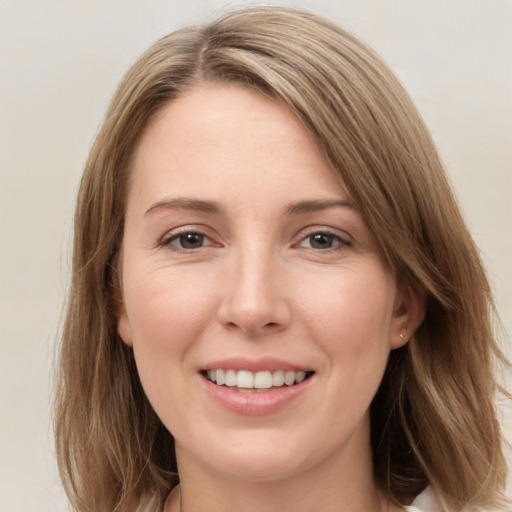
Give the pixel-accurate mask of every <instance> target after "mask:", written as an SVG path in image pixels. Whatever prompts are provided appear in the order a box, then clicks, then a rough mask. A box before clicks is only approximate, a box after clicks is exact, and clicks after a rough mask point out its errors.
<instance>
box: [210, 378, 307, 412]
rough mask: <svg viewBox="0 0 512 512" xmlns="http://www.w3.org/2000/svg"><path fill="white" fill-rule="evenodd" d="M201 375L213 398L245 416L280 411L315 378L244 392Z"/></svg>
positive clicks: (228, 408) (229, 409) (230, 409)
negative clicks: (267, 389)
mask: <svg viewBox="0 0 512 512" xmlns="http://www.w3.org/2000/svg"><path fill="white" fill-rule="evenodd" d="M200 377H201V380H202V382H203V385H204V388H205V390H206V392H207V393H208V394H209V395H210V396H211V397H212V398H213V400H215V401H216V402H217V403H218V404H219V405H221V406H222V407H224V408H225V409H227V410H228V411H231V412H233V413H235V414H242V415H245V416H263V415H266V414H272V413H275V412H278V411H280V410H281V409H283V408H285V407H286V406H287V405H289V404H290V403H291V402H292V401H294V400H295V399H296V398H298V397H299V396H300V395H302V393H303V392H304V391H305V390H306V389H307V388H308V387H309V385H310V381H311V380H312V379H313V376H311V377H309V378H308V379H306V380H304V381H302V382H301V383H300V384H295V385H294V386H283V387H281V388H277V389H273V390H269V391H266V392H249V393H244V392H242V391H236V390H235V389H232V388H229V387H227V386H217V384H214V383H213V382H211V381H209V380H207V379H205V378H204V377H203V376H200Z"/></svg>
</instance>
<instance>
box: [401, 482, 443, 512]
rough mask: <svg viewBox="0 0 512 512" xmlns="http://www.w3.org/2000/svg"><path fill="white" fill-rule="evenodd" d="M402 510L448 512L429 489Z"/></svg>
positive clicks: (410, 511)
mask: <svg viewBox="0 0 512 512" xmlns="http://www.w3.org/2000/svg"><path fill="white" fill-rule="evenodd" d="M404 508H405V510H406V512H449V510H448V509H447V508H446V507H445V506H444V505H443V503H442V502H441V500H440V499H439V498H438V496H437V495H436V493H435V492H434V491H433V490H432V488H431V487H427V488H426V489H425V490H424V491H423V492H422V493H421V494H419V495H418V496H417V497H416V499H415V500H414V501H413V502H412V504H411V505H410V506H408V507H404Z"/></svg>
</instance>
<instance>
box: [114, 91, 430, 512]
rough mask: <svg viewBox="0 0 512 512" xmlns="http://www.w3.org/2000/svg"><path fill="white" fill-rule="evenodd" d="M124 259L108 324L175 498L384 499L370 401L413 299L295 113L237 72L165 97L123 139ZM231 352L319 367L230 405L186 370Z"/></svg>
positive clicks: (364, 502)
mask: <svg viewBox="0 0 512 512" xmlns="http://www.w3.org/2000/svg"><path fill="white" fill-rule="evenodd" d="M184 198H186V200H184ZM191 200H192V201H191ZM198 201H202V203H198ZM319 201H320V202H326V201H327V202H329V206H326V204H324V205H323V207H322V208H319V207H318V202H319ZM205 202H207V204H206V205H205ZM298 202H302V203H301V204H302V207H299V206H297V203H298ZM304 202H308V203H304ZM312 202H313V203H312ZM314 202H316V203H314ZM331 203H332V204H331ZM334 203H337V204H336V205H334ZM338 203H339V204H338ZM305 204H308V205H309V206H308V207H306V206H304V205H305ZM185 233H189V234H191V233H197V234H199V235H200V236H199V237H198V236H197V235H190V236H191V238H190V239H191V240H193V242H194V244H195V245H194V244H192V245H186V243H187V238H186V235H185ZM315 234H316V235H317V236H316V238H314V237H313V235H315ZM120 270H121V271H120V290H119V293H120V295H121V297H122V303H121V305H120V306H119V311H118V332H119V334H120V336H121V337H122V339H123V340H124V342H125V343H127V344H128V345H130V346H133V349H134V354H135V358H136V362H137V367H138V370H139V374H140V378H141V382H142V384H143V387H144V389H145V392H146V394H147V396H148V398H149V400H150V402H151V404H152V405H153V407H154V409H155V411H156V412H157V414H158V415H159V417H160V418H161V420H162V421H163V423H164V424H165V425H166V427H167V428H168V429H169V430H170V432H171V433H172V434H173V436H174V438H175V440H176V453H177V460H178V467H179V472H180V480H181V494H182V500H183V506H182V509H183V510H184V511H187V512H189V511H192V510H193V511H195V512H202V511H209V512H215V511H223V512H226V511H235V510H236V511H240V510H243V511H244V512H252V511H254V512H256V511H261V510H266V511H268V512H273V511H275V512H277V511H279V512H282V510H294V511H298V512H301V511H304V512H306V511H308V512H311V511H322V512H328V511H337V512H339V511H340V510H344V511H351V512H355V511H361V512H363V511H364V512H368V511H377V510H389V511H391V510H395V508H394V506H393V505H391V504H387V501H386V500H385V499H384V498H383V497H382V496H381V495H380V493H379V491H378V490H377V488H376V486H375V483H374V481H373V476H372V462H371V448H370V443H369V413H368V408H369V405H370V402H371V400H372V398H373V396H374V395H375V392H376V390H377V388H378V386H379V383H380V380H381V377H382V375H383V372H384V369H385V366H386V362H387V358H388V356H389V352H390V350H392V349H393V348H397V347H398V346H401V345H402V344H403V343H405V342H406V340H407V339H408V337H409V336H410V334H411V333H412V331H413V330H414V329H415V328H416V326H417V325H418V323H419V321H420V320H421V317H422V314H423V308H422V304H421V302H420V301H419V299H417V298H414V297H411V296H410V295H408V294H406V293H405V292H404V291H403V290H402V289H401V287H400V286H399V285H397V282H396V280H395V278H394V276H393V275H392V273H391V272H390V271H389V269H387V268H386V266H385V265H384V264H383V262H382V261H381V258H380V257H379V255H378V252H377V249H376V247H375V243H374V240H373V237H372V235H371V233H370V232H369V230H368V228H367V226H366V225H365V223H364V221H363V219H362V218H361V216H360V214H359V213H358V211H357V209H356V208H355V207H354V205H352V203H351V202H350V198H349V197H348V196H347V194H346V192H345V191H344V190H343V188H342V187H341V185H340V184H339V181H338V180H337V179H336V177H335V175H334V173H333V171H332V169H331V168H330V166H329V164H328V162H327V160H326V159H325V157H324V155H323V154H322V152H321V150H320V148H319V147H318V145H317V143H316V141H315V140H314V139H313V137H312V136H311V135H310V134H309V133H308V132H307V131H306V130H305V128H304V127H303V126H302V125H301V124H300V122H299V121H298V120H297V119H296V118H295V117H294V116H293V115H292V113H291V112H289V111H288V110H287V109H286V108H285V107H283V106H282V105H280V104H279V103H277V102H276V101H274V100H272V99H269V98H266V97H264V96H263V95H261V94H260V93H258V92H255V91H251V90H248V89H246V88H243V87H241V86H237V85H204V86H201V87H199V88H197V89H195V90H193V91H190V92H187V93H186V94H184V95H182V96H181V97H179V98H178V99H177V100H175V101H174V102H172V103H171V104H170V105H167V106H166V107H165V108H163V109H162V111H161V112H160V113H159V115H158V116H157V118H156V119H154V120H153V121H152V123H151V124H150V125H149V126H148V127H147V129H146V130H145V132H144V134H143V136H142V138H141V140H140V142H139V144H138V147H137V149H136V152H135V156H134V161H133V167H132V175H131V183H130V190H129V194H128V200H127V209H126V223H125V232H124V240H123V246H122V252H121V259H120ZM401 335H402V336H401ZM227 357H241V358H245V359H251V360H254V359H258V358H261V357H274V358H278V359H280V360H282V361H286V362H289V363H290V364H295V365H300V366H304V367H307V368H308V369H311V370H313V371H314V372H315V373H314V375H313V377H311V379H310V380H309V382H308V386H307V389H306V390H305V391H304V392H303V393H302V394H301V395H300V396H298V397H297V398H295V399H294V400H292V401H291V402H290V403H287V404H286V406H284V407H282V408H280V409H279V410H277V411H276V412H274V413H272V414H264V415H256V416H254V415H253V416H247V415H243V414H235V413H233V412H232V411H228V410H226V409H225V408H224V407H222V406H220V405H219V404H218V403H217V402H215V401H214V400H212V398H211V397H210V396H209V395H208V394H207V393H205V392H204V382H203V381H204V378H203V377H202V376H201V375H200V374H199V369H201V368H204V367H205V365H206V364H207V363H208V362H209V361H213V360H219V359H223V358H227ZM177 496H178V495H177V493H174V494H173V496H172V497H171V499H170V500H168V503H167V510H178V508H179V503H178V501H179V500H178V497H177ZM386 507H388V508H386Z"/></svg>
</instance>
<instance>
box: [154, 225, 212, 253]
mask: <svg viewBox="0 0 512 512" xmlns="http://www.w3.org/2000/svg"><path fill="white" fill-rule="evenodd" d="M187 233H195V234H198V235H201V236H203V237H204V238H205V239H206V240H208V241H209V242H211V243H208V244H206V245H203V246H201V247H200V248H199V249H204V248H207V247H210V246H213V245H219V246H220V244H217V243H216V242H215V241H214V239H213V235H212V233H211V230H210V229H207V228H206V227H205V226H201V225H199V224H186V225H184V226H179V227H176V228H173V229H171V230H169V231H167V232H166V233H165V234H164V235H163V236H162V237H161V238H160V239H159V241H158V243H157V245H158V247H168V248H171V247H172V242H173V241H174V240H176V239H178V238H179V237H180V236H183V235H186V234H187ZM174 250H176V251H183V252H191V251H197V250H198V249H185V248H182V247H177V246H174Z"/></svg>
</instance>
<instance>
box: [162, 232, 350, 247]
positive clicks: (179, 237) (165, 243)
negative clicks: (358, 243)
mask: <svg viewBox="0 0 512 512" xmlns="http://www.w3.org/2000/svg"><path fill="white" fill-rule="evenodd" d="M190 236H195V237H197V238H198V239H199V243H200V245H199V246H197V247H183V241H184V238H185V237H190ZM315 236H316V237H318V236H323V237H325V238H327V239H328V241H329V243H331V244H333V245H331V246H329V247H326V248H320V247H312V245H311V242H312V238H313V237H315ZM307 240H310V245H309V246H304V245H303V244H304V242H306V241H307ZM204 241H209V242H210V243H207V244H206V245H204ZM173 242H177V243H179V245H178V244H174V243H173ZM313 243H314V242H313ZM158 245H159V246H161V247H168V248H170V249H171V250H174V251H177V252H194V251H196V250H198V249H203V248H205V247H209V246H212V245H215V243H214V242H212V240H211V239H210V237H209V236H208V235H206V234H205V233H204V232H202V231H201V230H199V229H198V230H193V229H189V228H185V229H183V230H182V231H179V232H175V233H171V234H169V235H167V236H165V237H164V238H163V239H162V240H161V241H160V243H159V244H158ZM351 245H352V243H351V242H350V241H348V240H346V239H345V238H342V237H341V236H340V235H338V234H336V233H334V232H333V231H331V230H329V229H311V231H310V232H309V233H307V234H306V235H305V236H302V237H301V239H300V240H299V242H298V243H296V244H294V247H298V248H302V249H306V250H312V251H314V252H335V251H340V250H343V249H344V248H346V247H350V246H351Z"/></svg>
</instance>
